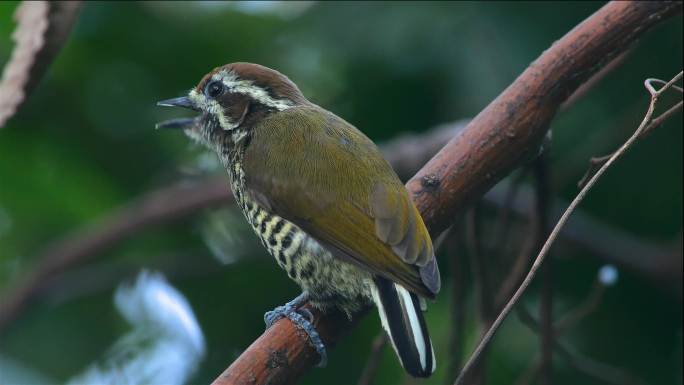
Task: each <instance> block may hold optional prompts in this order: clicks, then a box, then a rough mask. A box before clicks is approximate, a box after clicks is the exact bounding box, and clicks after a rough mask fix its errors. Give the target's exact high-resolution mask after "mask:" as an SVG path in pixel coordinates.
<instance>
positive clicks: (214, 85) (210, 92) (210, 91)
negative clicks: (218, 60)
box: [204, 81, 223, 98]
mask: <svg viewBox="0 0 684 385" xmlns="http://www.w3.org/2000/svg"><path fill="white" fill-rule="evenodd" d="M222 93H223V83H222V82H218V81H215V82H211V83H209V84H207V86H206V87H205V88H204V94H205V95H207V96H209V97H210V98H216V97H218V96H220V95H221V94H222Z"/></svg>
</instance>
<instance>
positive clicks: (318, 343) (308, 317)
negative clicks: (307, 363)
mask: <svg viewBox="0 0 684 385" xmlns="http://www.w3.org/2000/svg"><path fill="white" fill-rule="evenodd" d="M306 299H307V296H306V293H303V294H302V295H300V296H299V297H297V298H295V299H294V300H292V301H290V302H288V303H286V304H285V305H283V306H278V307H276V308H275V309H273V310H271V311H268V312H266V314H264V322H265V323H266V329H268V328H270V327H271V326H272V325H273V324H274V323H275V322H276V321H277V320H279V319H280V318H282V317H287V318H288V319H289V320H290V321H292V323H293V324H294V325H295V326H296V327H297V328H299V329H301V330H303V331H304V332H305V333H306V335H307V336H309V340H310V341H311V344H312V345H313V347H314V348H315V349H316V352H317V353H318V355H319V357H320V360H319V361H318V365H317V366H318V367H320V368H322V367H325V365H326V364H327V363H328V353H327V350H326V348H325V344H323V340H322V339H321V336H320V335H319V334H318V332H317V331H316V328H315V327H314V325H313V320H314V317H313V314H312V313H311V312H310V311H309V310H308V309H297V307H299V306H300V305H302V304H303V303H304V302H305V301H306Z"/></svg>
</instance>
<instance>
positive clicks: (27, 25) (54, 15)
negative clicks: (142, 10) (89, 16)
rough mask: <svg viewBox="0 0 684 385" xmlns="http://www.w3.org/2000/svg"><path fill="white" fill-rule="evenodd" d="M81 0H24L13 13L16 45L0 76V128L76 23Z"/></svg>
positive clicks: (13, 38) (24, 97) (38, 79)
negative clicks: (15, 23)
mask: <svg viewBox="0 0 684 385" xmlns="http://www.w3.org/2000/svg"><path fill="white" fill-rule="evenodd" d="M80 8H81V2H80V1H55V2H52V1H23V2H21V3H20V4H19V6H18V7H17V9H16V11H15V13H14V20H15V21H16V22H17V28H16V29H15V30H14V33H13V34H12V40H14V43H15V46H14V50H13V51H12V57H11V58H10V60H9V61H8V62H7V64H6V65H5V68H4V70H3V73H2V79H1V80H0V128H2V127H3V126H4V125H5V123H6V122H7V120H9V119H10V118H11V117H12V116H13V115H14V114H15V113H16V112H17V111H18V110H19V108H20V107H21V105H22V104H23V103H24V102H25V101H26V99H27V97H28V95H29V94H30V93H31V91H32V90H33V89H34V88H35V86H36V85H37V84H38V82H39V81H40V79H41V78H42V76H43V74H44V73H45V71H46V70H47V68H48V67H49V65H50V63H52V60H53V59H54V58H55V56H57V54H58V53H59V51H60V50H61V49H62V46H63V45H64V43H65V42H66V40H67V37H69V32H70V31H71V28H72V27H73V25H74V24H75V23H76V20H77V17H78V13H79V11H80Z"/></svg>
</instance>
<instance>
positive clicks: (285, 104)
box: [211, 70, 293, 111]
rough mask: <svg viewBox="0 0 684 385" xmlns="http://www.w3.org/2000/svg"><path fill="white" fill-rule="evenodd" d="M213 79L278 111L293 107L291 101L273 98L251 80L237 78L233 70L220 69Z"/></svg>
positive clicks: (232, 90)
mask: <svg viewBox="0 0 684 385" xmlns="http://www.w3.org/2000/svg"><path fill="white" fill-rule="evenodd" d="M211 78H212V79H213V80H216V81H220V82H222V83H223V85H225V86H226V87H227V88H228V90H229V91H230V92H235V93H239V94H243V95H248V96H250V97H252V98H253V99H255V100H256V101H258V102H259V103H261V104H263V105H266V106H268V107H271V108H275V109H276V110H278V111H283V110H286V109H288V108H291V107H293V103H292V102H291V101H289V100H285V99H274V98H272V97H271V95H269V93H268V92H267V91H266V90H264V89H263V88H261V87H258V86H255V85H254V83H253V82H252V81H249V80H239V79H238V78H237V76H236V75H235V74H234V73H233V72H228V71H226V70H221V71H219V72H217V73H215V74H213V75H212V76H211Z"/></svg>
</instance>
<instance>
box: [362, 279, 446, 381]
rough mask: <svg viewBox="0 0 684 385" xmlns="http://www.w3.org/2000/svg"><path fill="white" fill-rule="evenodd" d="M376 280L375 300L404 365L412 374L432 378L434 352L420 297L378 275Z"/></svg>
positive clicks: (434, 365) (384, 327) (395, 349)
mask: <svg viewBox="0 0 684 385" xmlns="http://www.w3.org/2000/svg"><path fill="white" fill-rule="evenodd" d="M374 283H375V287H374V288H373V290H372V292H373V300H374V301H375V304H376V306H377V307H378V313H380V321H381V322H382V327H383V329H385V331H386V332H387V335H388V336H389V338H390V341H391V342H392V347H393V348H394V351H395V352H396V353H397V356H399V361H400V362H401V365H402V366H403V367H404V369H406V371H407V372H408V373H409V374H410V375H411V376H413V377H429V376H430V375H431V374H432V373H433V372H434V371H435V368H436V362H435V352H434V350H433V349H432V342H431V341H430V336H429V335H428V330H427V327H426V325H425V319H424V318H423V313H422V311H421V306H420V299H419V298H418V296H417V295H416V294H414V293H411V292H409V291H408V290H406V289H405V288H404V287H402V286H401V285H399V284H396V283H394V282H392V281H390V280H388V279H385V278H382V277H376V278H375V280H374Z"/></svg>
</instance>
